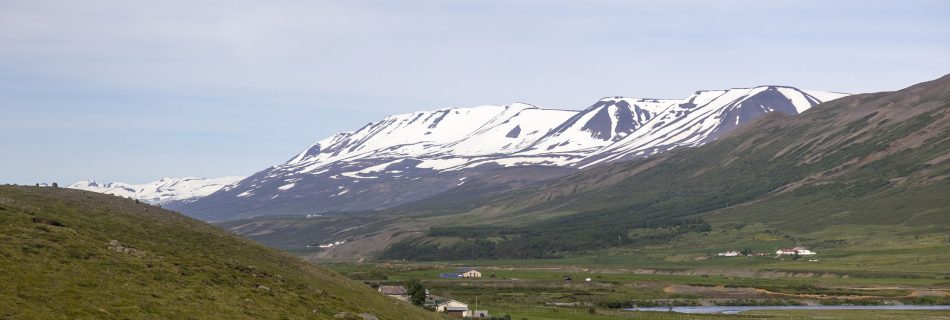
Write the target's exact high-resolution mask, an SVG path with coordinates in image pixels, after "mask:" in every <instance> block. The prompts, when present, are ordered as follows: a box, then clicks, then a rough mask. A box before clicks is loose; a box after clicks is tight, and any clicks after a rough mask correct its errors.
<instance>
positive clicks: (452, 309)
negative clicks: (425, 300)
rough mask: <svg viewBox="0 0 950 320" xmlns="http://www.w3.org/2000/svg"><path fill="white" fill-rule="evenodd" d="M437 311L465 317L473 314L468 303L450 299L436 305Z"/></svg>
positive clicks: (456, 316)
mask: <svg viewBox="0 0 950 320" xmlns="http://www.w3.org/2000/svg"><path fill="white" fill-rule="evenodd" d="M435 311H436V312H442V313H445V314H448V315H449V316H451V317H455V318H464V317H469V316H471V312H470V311H469V310H468V305H467V304H464V303H461V302H459V301H456V300H449V301H446V302H443V303H440V304H438V305H436V306H435Z"/></svg>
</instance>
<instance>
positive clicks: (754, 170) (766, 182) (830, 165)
mask: <svg viewBox="0 0 950 320" xmlns="http://www.w3.org/2000/svg"><path fill="white" fill-rule="evenodd" d="M948 113H950V76H946V77H943V78H941V79H938V80H935V81H930V82H925V83H922V84H919V85H915V86H912V87H909V88H906V89H903V90H900V91H896V92H887V93H875V94H861V95H855V96H850V97H846V98H842V99H838V100H834V101H831V102H829V103H824V104H821V105H818V106H816V107H814V108H813V109H811V110H808V111H806V112H804V113H803V114H801V115H799V116H794V117H790V116H784V115H780V114H772V115H770V116H768V117H765V118H763V119H760V120H759V121H756V122H753V123H751V124H749V125H747V126H745V127H743V128H741V129H739V130H737V131H736V132H735V133H733V134H731V135H730V136H728V137H725V138H722V139H720V140H718V141H716V142H714V143H710V144H709V145H706V146H703V147H699V148H695V149H689V150H682V151H677V152H671V153H669V154H666V155H663V156H660V157H657V158H653V159H649V160H643V161H635V162H628V163H617V164H612V165H606V166H602V167H596V168H592V169H589V170H585V171H582V172H579V173H577V174H574V175H571V176H568V177H565V178H563V179H560V180H559V181H557V182H555V183H552V184H550V185H547V186H545V187H542V188H539V189H533V190H527V191H522V192H519V193H516V194H513V195H509V196H507V197H506V198H501V199H497V198H496V199H493V201H492V202H490V203H486V204H484V205H483V206H482V207H480V208H477V209H472V210H469V209H465V210H460V211H458V213H457V214H453V215H445V216H440V217H432V218H428V221H429V222H430V223H431V225H432V226H433V228H432V229H431V230H430V232H429V233H428V235H427V236H426V237H420V238H414V239H408V240H405V241H402V242H400V243H398V244H396V245H394V246H393V247H392V248H390V249H389V250H388V251H387V252H385V253H384V254H383V257H384V258H390V259H420V260H452V259H473V258H555V257H564V256H570V255H576V254H583V253H591V252H595V251H598V250H603V249H604V248H611V247H631V246H632V247H641V246H646V245H655V244H663V243H669V242H670V241H674V240H677V239H684V238H688V237H689V236H690V235H692V234H714V233H715V232H716V231H717V230H719V231H721V230H722V229H723V228H728V229H741V228H744V226H746V225H755V226H756V227H755V228H750V229H747V230H748V232H762V231H765V230H768V231H769V232H770V233H775V234H781V237H780V238H783V239H784V240H785V241H783V242H782V243H784V244H786V245H788V244H795V243H800V242H807V243H809V244H822V245H824V246H826V247H830V246H844V245H865V244H870V242H868V241H869V240H875V239H892V240H894V241H903V243H902V244H901V245H899V246H898V247H900V246H902V245H903V246H912V245H913V243H912V242H913V241H914V239H915V238H914V237H916V238H920V237H921V236H923V237H925V238H926V237H927V236H931V235H933V236H940V235H945V234H947V233H948V232H950V191H948V190H950V179H948V178H950V116H948ZM843 226H864V227H863V228H858V230H851V231H849V233H847V234H843V233H841V232H840V230H841V227H843ZM882 230H883V232H884V233H883V234H879V235H877V236H876V238H873V239H872V238H869V237H870V236H871V235H872V234H874V233H880V232H881V231H882ZM908 236H913V237H910V238H909V237H908ZM720 240H722V239H720ZM771 245H773V246H774V245H780V243H775V244H771ZM876 245H880V243H878V244H876ZM773 250H774V249H773Z"/></svg>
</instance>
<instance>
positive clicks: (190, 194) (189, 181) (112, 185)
mask: <svg viewBox="0 0 950 320" xmlns="http://www.w3.org/2000/svg"><path fill="white" fill-rule="evenodd" d="M241 179H244V177H236V176H235V177H220V178H167V177H166V178H161V179H160V180H158V181H153V182H149V183H145V184H128V183H124V182H109V183H100V182H97V181H96V180H83V181H79V182H76V183H73V184H71V185H69V186H68V187H67V188H72V189H80V190H86V191H93V192H98V193H105V194H112V195H116V196H120V197H126V198H133V199H138V200H141V201H145V202H147V203H151V204H166V203H170V202H173V201H181V202H188V201H194V200H195V199H197V198H200V197H204V196H207V195H209V194H212V193H214V192H215V191H218V190H220V189H221V188H223V187H224V186H226V185H229V184H232V183H235V182H238V181H241Z"/></svg>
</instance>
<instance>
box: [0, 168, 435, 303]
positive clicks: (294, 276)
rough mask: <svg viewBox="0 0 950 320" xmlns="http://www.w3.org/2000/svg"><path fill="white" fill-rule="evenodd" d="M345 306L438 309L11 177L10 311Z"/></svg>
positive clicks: (2, 217) (192, 225) (0, 247)
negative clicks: (16, 183)
mask: <svg viewBox="0 0 950 320" xmlns="http://www.w3.org/2000/svg"><path fill="white" fill-rule="evenodd" d="M112 240H117V241H118V246H117V245H115V243H113V244H112V245H110V242H111V241H112ZM116 247H119V248H120V249H119V250H116ZM121 248H130V249H129V250H123V249H121ZM120 250H121V251H127V252H120ZM315 310H316V311H315ZM340 312H349V313H350V314H351V315H354V316H355V314H359V313H363V312H368V313H371V314H373V315H376V316H378V317H380V318H383V319H428V318H433V319H437V318H439V317H438V316H437V315H435V314H433V313H429V312H425V311H423V310H421V309H417V308H415V307H412V306H409V305H407V304H404V303H397V302H395V301H394V300H391V299H390V298H387V297H385V296H382V295H379V294H377V293H375V292H373V291H372V289H370V288H368V287H365V286H363V285H360V284H356V283H354V282H352V281H350V280H347V279H345V278H344V277H342V276H340V275H339V274H336V273H334V272H332V271H328V270H326V269H323V268H321V267H317V266H314V265H311V264H309V263H306V262H304V261H302V260H300V259H298V258H296V257H293V256H290V255H288V254H285V253H281V252H279V251H276V250H273V249H269V248H266V247H264V246H262V245H259V244H257V243H255V242H252V241H249V240H246V239H244V238H241V237H238V236H234V235H231V234H229V233H227V232H225V231H223V230H220V229H218V228H216V227H214V226H211V225H208V224H206V223H203V222H199V221H196V220H193V219H190V218H187V217H184V216H182V215H179V214H177V213H173V212H170V211H166V210H162V209H159V208H156V207H153V206H148V205H145V204H136V203H134V202H133V201H132V200H127V199H122V198H118V197H113V196H108V195H100V194H95V193H91V192H84V191H78V190H69V189H56V188H34V187H10V186H2V187H0V318H15V319H27V318H43V319H56V318H60V319H75V318H162V319H168V318H174V319H188V318H227V319H271V318H275V319H276V318H296V319H301V318H315V319H330V318H333V316H334V315H335V314H337V313H340Z"/></svg>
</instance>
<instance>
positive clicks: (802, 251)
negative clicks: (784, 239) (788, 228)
mask: <svg viewBox="0 0 950 320" xmlns="http://www.w3.org/2000/svg"><path fill="white" fill-rule="evenodd" d="M775 254H777V255H780V256H793V255H795V254H798V255H800V256H810V255H815V254H818V253H817V252H814V251H811V250H808V249H806V248H805V247H794V248H783V249H778V251H775Z"/></svg>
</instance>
